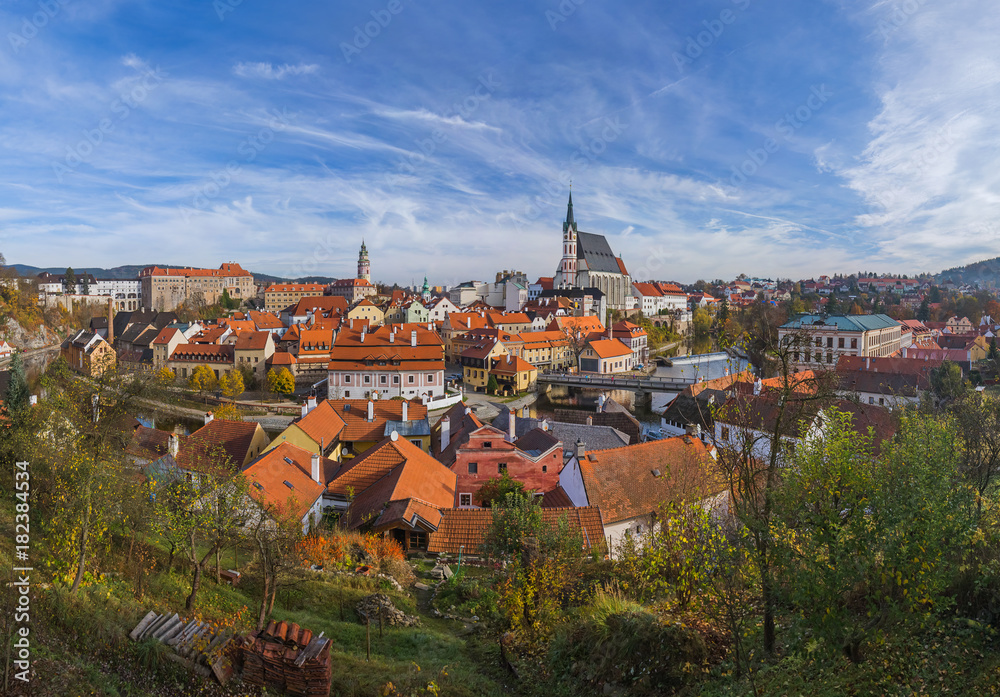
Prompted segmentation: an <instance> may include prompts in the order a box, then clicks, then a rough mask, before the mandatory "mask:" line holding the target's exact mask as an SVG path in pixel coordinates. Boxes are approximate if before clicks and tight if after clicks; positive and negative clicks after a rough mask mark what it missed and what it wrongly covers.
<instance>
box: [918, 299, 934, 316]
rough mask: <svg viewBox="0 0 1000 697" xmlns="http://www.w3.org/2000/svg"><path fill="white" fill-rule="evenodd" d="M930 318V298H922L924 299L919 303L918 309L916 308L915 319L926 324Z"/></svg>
mask: <svg viewBox="0 0 1000 697" xmlns="http://www.w3.org/2000/svg"><path fill="white" fill-rule="evenodd" d="M930 318H931V300H930V297H928V296H926V295H925V296H924V299H923V300H921V301H920V307H919V308H917V319H919V320H920V321H921V322H926V321H928V320H929V319H930Z"/></svg>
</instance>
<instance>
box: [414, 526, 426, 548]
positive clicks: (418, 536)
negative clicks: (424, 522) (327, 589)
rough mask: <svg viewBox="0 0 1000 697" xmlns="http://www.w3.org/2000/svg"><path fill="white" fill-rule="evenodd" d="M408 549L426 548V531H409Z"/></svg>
mask: <svg viewBox="0 0 1000 697" xmlns="http://www.w3.org/2000/svg"><path fill="white" fill-rule="evenodd" d="M410 549H427V533H426V532H424V531H423V530H412V531H411V532H410Z"/></svg>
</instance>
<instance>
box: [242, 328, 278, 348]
mask: <svg viewBox="0 0 1000 697" xmlns="http://www.w3.org/2000/svg"><path fill="white" fill-rule="evenodd" d="M268 340H271V341H272V342H273V339H272V337H271V333H270V332H243V333H242V334H240V336H239V338H238V339H237V340H236V344H235V347H236V350H237V351H263V350H264V349H265V348H267V342H268Z"/></svg>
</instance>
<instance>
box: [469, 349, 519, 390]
mask: <svg viewBox="0 0 1000 697" xmlns="http://www.w3.org/2000/svg"><path fill="white" fill-rule="evenodd" d="M507 355H508V352H507V348H506V347H505V346H504V344H503V343H502V342H501V341H499V340H498V339H496V338H495V337H485V338H483V339H481V340H480V341H479V343H477V344H476V345H474V346H471V347H469V348H467V349H465V350H464V351H462V356H461V358H460V360H461V363H462V382H463V383H464V384H465V387H466V389H468V388H472V389H474V390H477V391H479V390H482V391H485V390H486V385H487V384H488V383H489V380H490V370H491V369H492V367H493V359H495V358H500V357H504V356H507Z"/></svg>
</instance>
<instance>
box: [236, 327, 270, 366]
mask: <svg viewBox="0 0 1000 697" xmlns="http://www.w3.org/2000/svg"><path fill="white" fill-rule="evenodd" d="M233 350H234V359H235V361H236V366H237V367H241V366H244V365H248V366H250V367H251V368H253V370H254V372H255V373H256V374H257V377H264V375H265V374H266V373H267V359H268V358H270V357H271V356H273V355H274V335H273V334H271V332H242V333H241V334H240V335H239V338H237V339H236V343H235V344H234V345H233Z"/></svg>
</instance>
